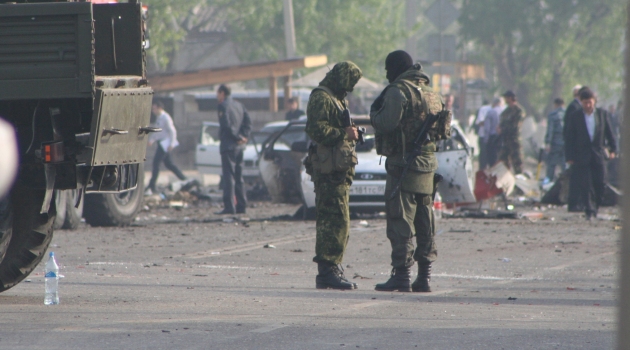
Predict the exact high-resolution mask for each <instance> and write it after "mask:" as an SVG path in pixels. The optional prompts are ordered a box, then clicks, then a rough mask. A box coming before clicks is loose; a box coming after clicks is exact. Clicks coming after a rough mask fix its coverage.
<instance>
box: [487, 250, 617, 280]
mask: <svg viewBox="0 0 630 350" xmlns="http://www.w3.org/2000/svg"><path fill="white" fill-rule="evenodd" d="M614 254H617V252H606V253H602V254H597V255H593V256H591V257H590V258H587V259H580V260H578V261H572V262H569V263H565V264H561V265H557V266H552V267H546V268H544V269H543V272H542V274H544V272H545V271H558V270H563V269H566V268H567V267H571V266H575V265H579V264H584V263H587V262H590V261H593V260H598V259H601V258H603V257H606V256H609V255H614ZM542 274H529V275H527V276H523V277H521V278H522V279H524V280H527V281H532V280H544V278H543V277H542ZM513 281H514V280H502V281H497V282H495V283H496V284H507V283H511V282H513Z"/></svg>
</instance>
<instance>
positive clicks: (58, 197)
mask: <svg viewBox="0 0 630 350" xmlns="http://www.w3.org/2000/svg"><path fill="white" fill-rule="evenodd" d="M67 193H68V192H66V191H63V190H55V198H54V199H53V201H54V202H55V208H56V209H57V215H56V216H55V223H54V224H53V229H54V230H61V228H62V227H63V224H64V222H65V221H66V202H67V201H68V194H67Z"/></svg>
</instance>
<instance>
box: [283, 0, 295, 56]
mask: <svg viewBox="0 0 630 350" xmlns="http://www.w3.org/2000/svg"><path fill="white" fill-rule="evenodd" d="M284 41H285V43H286V47H287V58H294V57H295V24H294V23H293V1H292V0H284Z"/></svg>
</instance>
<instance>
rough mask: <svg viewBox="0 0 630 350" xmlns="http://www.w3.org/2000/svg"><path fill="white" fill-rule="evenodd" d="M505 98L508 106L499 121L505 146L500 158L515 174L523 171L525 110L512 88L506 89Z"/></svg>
mask: <svg viewBox="0 0 630 350" xmlns="http://www.w3.org/2000/svg"><path fill="white" fill-rule="evenodd" d="M503 98H505V103H507V105H508V107H507V108H506V109H505V110H503V113H501V116H500V121H499V136H500V137H501V143H502V145H503V146H502V147H501V148H500V149H499V154H498V158H499V160H500V161H503V162H504V163H505V165H506V166H507V167H509V168H510V170H511V171H512V172H513V173H514V174H520V173H522V172H523V157H522V156H521V141H520V137H521V126H522V125H523V119H525V111H524V110H523V107H521V105H519V104H518V102H517V100H516V94H515V93H514V92H512V91H511V90H508V91H506V92H505V93H504V94H503Z"/></svg>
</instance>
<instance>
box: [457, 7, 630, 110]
mask: <svg viewBox="0 0 630 350" xmlns="http://www.w3.org/2000/svg"><path fill="white" fill-rule="evenodd" d="M625 5H626V4H625V2H624V1H623V0H598V1H596V2H594V1H591V0H546V1H545V0H519V1H504V0H464V2H463V6H462V16H461V17H460V25H461V31H460V33H461V36H462V38H463V39H464V41H466V42H469V43H472V44H473V45H472V47H473V52H472V54H471V55H470V56H472V57H476V58H477V59H478V60H479V63H492V64H493V65H494V66H495V67H496V69H497V73H498V77H499V82H500V85H501V86H502V88H503V89H514V90H516V92H517V94H518V95H519V99H520V101H521V103H522V104H523V106H524V107H525V108H526V109H527V112H528V113H529V114H534V115H537V116H540V114H541V112H542V111H543V108H544V107H545V106H549V104H550V101H551V100H552V99H553V98H555V97H559V96H565V97H568V96H571V91H570V90H571V87H572V86H573V85H575V84H577V83H581V84H583V85H589V86H591V87H593V88H595V89H596V90H598V91H599V93H600V95H601V96H602V98H604V99H605V98H606V96H609V97H608V98H610V97H612V96H619V94H620V87H621V72H622V61H623V60H622V54H621V48H622V45H623V43H622V39H623V33H624V28H625V22H626V16H625ZM470 56H469V57H470Z"/></svg>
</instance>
